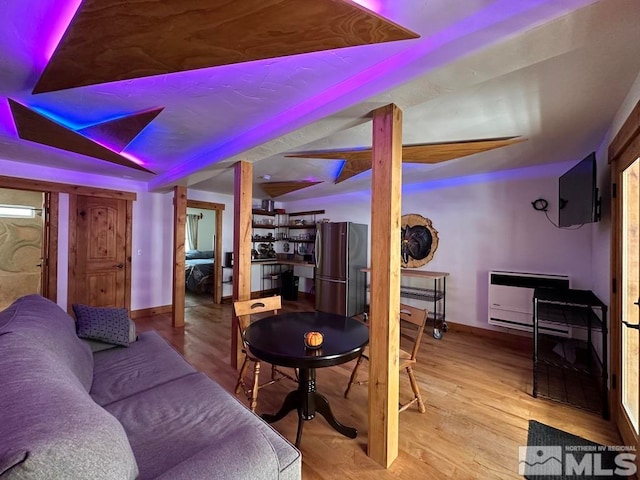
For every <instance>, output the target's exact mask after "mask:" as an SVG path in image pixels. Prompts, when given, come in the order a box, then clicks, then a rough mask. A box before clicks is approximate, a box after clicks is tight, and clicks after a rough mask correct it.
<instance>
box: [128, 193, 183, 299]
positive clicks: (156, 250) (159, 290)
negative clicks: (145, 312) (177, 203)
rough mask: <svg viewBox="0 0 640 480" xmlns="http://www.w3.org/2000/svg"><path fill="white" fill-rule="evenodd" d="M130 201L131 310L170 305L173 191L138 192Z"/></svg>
mask: <svg viewBox="0 0 640 480" xmlns="http://www.w3.org/2000/svg"><path fill="white" fill-rule="evenodd" d="M137 194H138V198H137V200H136V201H135V202H133V232H132V237H133V238H132V258H131V310H140V309H144V308H151V307H158V306H162V305H171V302H172V284H173V192H169V193H164V194H163V193H149V192H137Z"/></svg>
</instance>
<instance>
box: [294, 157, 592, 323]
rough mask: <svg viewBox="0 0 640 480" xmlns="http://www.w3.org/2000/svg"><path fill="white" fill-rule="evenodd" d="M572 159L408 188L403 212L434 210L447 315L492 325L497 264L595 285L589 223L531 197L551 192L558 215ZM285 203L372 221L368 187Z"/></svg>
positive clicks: (437, 266)
mask: <svg viewBox="0 0 640 480" xmlns="http://www.w3.org/2000/svg"><path fill="white" fill-rule="evenodd" d="M577 160H579V159H577ZM572 165H573V162H571V163H562V164H554V165H546V166H544V167H533V168H525V169H519V170H512V171H508V172H500V173H496V174H491V175H479V176H473V177H466V178H462V179H456V180H453V181H442V182H432V183H430V184H427V185H422V186H420V187H415V186H412V187H406V188H404V190H403V196H402V213H403V214H408V213H417V214H420V215H422V216H424V217H427V218H430V219H431V220H432V222H433V226H434V227H435V229H436V230H437V231H438V237H439V247H438V250H437V251H436V253H435V256H434V258H433V260H432V261H431V262H430V263H428V264H427V265H425V266H424V267H422V269H424V270H434V271H442V272H449V273H450V277H449V278H448V280H447V319H448V320H449V321H451V322H457V323H463V324H467V325H473V326H477V327H481V328H494V327H491V326H489V325H488V323H487V308H488V306H487V301H488V298H487V297H488V272H489V271H490V270H493V269H501V270H511V271H522V272H535V273H555V274H566V275H569V276H570V277H571V282H572V286H573V287H574V288H583V289H584V288H590V287H591V277H592V272H591V255H592V254H591V250H592V248H591V247H592V245H591V242H592V236H591V228H590V226H584V227H583V228H581V229H579V230H566V229H558V228H556V227H555V226H553V225H552V224H551V223H550V222H549V221H548V220H547V219H546V217H545V215H544V213H542V212H538V211H535V210H534V209H533V207H532V205H531V202H532V201H534V200H536V199H538V198H544V199H546V200H547V201H548V202H549V216H550V217H551V219H552V220H553V221H554V222H556V221H557V195H558V177H559V176H560V175H561V174H562V173H564V172H565V171H566V170H568V169H569V168H570V167H571V166H572ZM346 205H348V208H345V206H346ZM285 208H286V209H287V210H288V211H291V210H311V209H325V210H326V214H325V215H324V216H325V217H328V218H330V219H331V221H355V222H358V223H367V224H370V223H371V222H370V217H371V204H370V195H369V193H368V192H366V193H360V194H352V195H343V196H339V197H331V198H324V199H314V200H307V201H300V202H290V203H287V204H285ZM495 328H497V327H495Z"/></svg>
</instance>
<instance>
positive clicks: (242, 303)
mask: <svg viewBox="0 0 640 480" xmlns="http://www.w3.org/2000/svg"><path fill="white" fill-rule="evenodd" d="M281 308H282V298H281V297H280V295H276V296H273V297H264V298H256V299H252V300H238V301H236V302H233V309H234V311H235V314H236V317H238V328H239V329H240V337H241V338H242V353H243V354H244V360H243V362H242V366H241V367H240V373H239V374H238V382H237V383H236V395H237V394H239V393H240V390H242V391H243V392H244V394H245V395H246V396H247V400H248V401H249V408H250V409H251V411H252V412H255V411H256V406H257V405H258V390H260V389H261V388H263V387H266V386H267V385H271V384H273V383H275V382H278V381H280V380H282V379H283V378H288V379H290V380H293V381H294V382H296V379H295V378H293V377H292V376H291V375H288V374H287V373H285V372H283V371H281V370H280V369H278V368H277V367H276V366H275V365H271V380H269V381H268V382H266V383H263V384H262V385H260V383H259V379H260V360H258V359H257V358H255V357H254V356H253V355H251V353H250V352H249V349H248V348H247V345H246V344H245V341H244V331H245V330H246V328H247V327H248V326H249V324H250V323H251V315H253V314H258V313H265V312H270V313H272V314H273V315H277V313H278V310H280V309H281ZM250 363H253V379H252V382H251V388H248V387H247V385H246V384H245V382H244V377H245V375H246V373H247V370H248V368H249V364H250Z"/></svg>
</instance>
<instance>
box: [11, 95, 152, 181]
mask: <svg viewBox="0 0 640 480" xmlns="http://www.w3.org/2000/svg"><path fill="white" fill-rule="evenodd" d="M8 100H9V107H10V108H11V113H12V115H13V119H14V122H15V124H16V129H17V131H18V135H19V137H20V138H22V139H23V140H29V141H32V142H36V143H41V144H43V145H49V146H50V147H55V148H59V149H62V150H67V151H70V152H75V153H79V154H81V155H86V156H88V157H93V158H99V159H100V160H105V161H107V162H111V163H115V164H118V165H123V166H125V167H129V168H135V169H136V170H141V171H143V172H148V173H153V172H151V171H150V170H147V169H146V168H144V167H143V166H142V165H138V164H137V163H135V162H132V161H131V160H129V159H128V158H125V157H123V156H121V155H118V154H117V153H115V152H114V151H112V150H109V149H108V148H106V147H103V146H102V145H100V144H99V143H96V142H94V141H93V140H91V139H90V138H87V137H85V136H83V135H81V134H80V133H77V132H76V131H74V130H71V129H69V128H67V127H65V126H64V125H61V124H59V123H57V122H54V121H53V120H51V119H49V118H47V117H45V116H44V115H41V114H40V113H38V112H35V111H34V110H31V109H30V108H28V107H25V106H24V105H22V104H20V103H18V102H16V101H15V100H12V99H8Z"/></svg>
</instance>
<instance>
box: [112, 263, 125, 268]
mask: <svg viewBox="0 0 640 480" xmlns="http://www.w3.org/2000/svg"><path fill="white" fill-rule="evenodd" d="M113 267H114V268H124V263H118V264H117V265H113Z"/></svg>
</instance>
